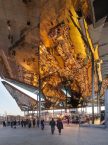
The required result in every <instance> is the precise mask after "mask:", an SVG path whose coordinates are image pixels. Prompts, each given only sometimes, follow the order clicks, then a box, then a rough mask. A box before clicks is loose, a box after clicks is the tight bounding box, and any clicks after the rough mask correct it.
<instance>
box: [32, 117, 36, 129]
mask: <svg viewBox="0 0 108 145" xmlns="http://www.w3.org/2000/svg"><path fill="white" fill-rule="evenodd" d="M35 125H36V121H35V119H33V128H34V127H35Z"/></svg>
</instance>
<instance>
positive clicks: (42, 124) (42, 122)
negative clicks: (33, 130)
mask: <svg viewBox="0 0 108 145" xmlns="http://www.w3.org/2000/svg"><path fill="white" fill-rule="evenodd" d="M41 129H42V130H44V119H42V120H41Z"/></svg>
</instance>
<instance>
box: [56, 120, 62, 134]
mask: <svg viewBox="0 0 108 145" xmlns="http://www.w3.org/2000/svg"><path fill="white" fill-rule="evenodd" d="M57 128H58V131H59V135H61V130H62V129H63V123H62V120H61V119H60V118H59V119H58V120H57Z"/></svg>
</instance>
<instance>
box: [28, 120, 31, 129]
mask: <svg viewBox="0 0 108 145" xmlns="http://www.w3.org/2000/svg"><path fill="white" fill-rule="evenodd" d="M28 128H31V120H29V121H28Z"/></svg>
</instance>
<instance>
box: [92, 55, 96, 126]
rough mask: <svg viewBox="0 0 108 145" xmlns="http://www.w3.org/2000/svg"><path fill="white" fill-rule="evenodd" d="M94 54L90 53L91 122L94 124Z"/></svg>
mask: <svg viewBox="0 0 108 145" xmlns="http://www.w3.org/2000/svg"><path fill="white" fill-rule="evenodd" d="M94 95H95V93H94V56H93V55H92V124H94Z"/></svg>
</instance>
